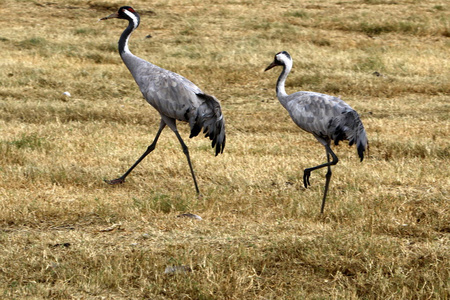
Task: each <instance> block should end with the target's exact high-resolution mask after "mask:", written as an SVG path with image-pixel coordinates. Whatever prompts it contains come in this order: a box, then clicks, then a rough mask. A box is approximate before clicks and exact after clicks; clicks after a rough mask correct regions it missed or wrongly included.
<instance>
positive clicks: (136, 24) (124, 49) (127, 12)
mask: <svg viewBox="0 0 450 300" xmlns="http://www.w3.org/2000/svg"><path fill="white" fill-rule="evenodd" d="M123 12H124V13H125V14H126V15H127V16H128V17H130V19H131V20H132V22H133V31H134V30H135V29H136V28H137V27H138V25H139V20H138V18H137V17H136V16H135V15H134V14H133V13H132V12H131V11H129V10H128V9H124V10H123ZM133 31H132V32H133ZM130 35H131V33H130V34H129V35H128V37H127V39H126V40H125V46H124V47H123V51H124V52H126V53H129V54H132V53H131V51H130V49H129V48H128V39H129V38H130Z"/></svg>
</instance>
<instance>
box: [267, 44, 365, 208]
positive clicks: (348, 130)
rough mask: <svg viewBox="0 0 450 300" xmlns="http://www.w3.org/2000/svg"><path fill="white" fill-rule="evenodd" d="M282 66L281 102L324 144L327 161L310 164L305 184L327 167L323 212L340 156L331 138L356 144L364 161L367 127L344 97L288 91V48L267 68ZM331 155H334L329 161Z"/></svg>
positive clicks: (297, 121)
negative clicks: (286, 83) (286, 88)
mask: <svg viewBox="0 0 450 300" xmlns="http://www.w3.org/2000/svg"><path fill="white" fill-rule="evenodd" d="M276 66H282V67H283V70H282V71H281V74H280V76H279V77H278V81H277V87H276V93H277V97H278V100H279V101H280V103H281V105H283V107H284V108H285V109H286V110H287V111H288V112H289V114H290V116H291V118H292V120H293V121H294V123H295V124H297V126H298V127H300V128H301V129H303V130H305V131H307V132H309V133H311V134H313V135H314V137H315V138H316V139H317V140H318V141H319V142H320V143H321V144H322V145H323V146H324V147H325V151H326V154H327V161H328V162H327V163H324V164H321V165H318V166H315V167H312V168H307V169H305V170H304V174H303V184H304V186H305V188H307V187H308V186H310V185H311V184H310V183H309V177H310V176H311V172H312V171H314V170H317V169H320V168H324V167H327V168H328V171H327V174H326V176H325V178H326V181H325V191H324V194H323V199H322V207H321V209H320V213H321V214H323V210H324V208H325V200H326V197H327V192H328V186H329V184H330V179H331V174H332V173H331V166H333V165H336V164H337V162H338V157H337V156H336V154H334V152H333V150H331V147H330V145H331V141H334V144H335V145H338V144H339V142H340V141H344V140H348V141H349V145H350V146H351V145H353V144H356V149H357V151H358V155H359V157H360V159H361V161H362V160H363V159H364V151H365V150H366V148H367V146H368V141H367V136H366V131H365V130H364V126H363V124H362V122H361V120H360V118H359V115H358V113H357V112H356V111H355V110H354V109H353V108H351V107H350V105H348V104H347V103H345V102H344V101H342V100H341V99H339V98H337V97H334V96H330V95H326V94H321V93H316V92H307V91H301V92H296V93H293V94H290V95H288V94H287V93H286V90H285V88H284V84H285V81H286V78H287V76H288V75H289V72H290V71H291V69H292V58H291V56H290V55H289V53H288V52H286V51H282V52H279V53H277V54H276V55H275V59H274V60H273V62H272V63H271V64H270V65H269V66H268V67H267V68H266V69H265V70H264V71H267V70H270V69H272V68H273V67H276ZM330 156H331V157H332V158H333V160H332V161H330Z"/></svg>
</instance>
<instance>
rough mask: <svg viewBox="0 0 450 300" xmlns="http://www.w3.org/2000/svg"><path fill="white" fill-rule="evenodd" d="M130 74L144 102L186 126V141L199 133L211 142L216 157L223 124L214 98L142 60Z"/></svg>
mask: <svg viewBox="0 0 450 300" xmlns="http://www.w3.org/2000/svg"><path fill="white" fill-rule="evenodd" d="M130 71H131V70H130ZM131 73H132V75H133V77H134V79H135V80H136V83H137V84H138V86H139V88H140V90H141V92H142V94H143V96H144V98H145V99H146V100H147V102H149V103H150V104H151V105H152V106H153V107H154V108H155V109H156V110H157V111H158V112H159V113H160V114H162V115H164V116H168V117H170V118H173V119H176V120H180V121H186V122H189V124H190V127H191V134H190V137H194V136H197V135H198V134H199V133H200V131H201V130H202V129H203V133H204V134H205V136H206V137H209V138H210V139H211V140H212V147H213V148H214V147H215V148H216V155H217V154H219V153H222V152H223V149H224V147H225V120H224V118H223V115H222V110H221V107H220V103H219V101H218V100H217V99H216V98H215V97H213V96H210V95H207V94H205V93H203V92H202V90H201V89H200V88H198V87H197V86H196V85H195V84H193V83H192V82H191V81H189V80H188V79H186V78H184V77H183V76H181V75H179V74H177V73H174V72H171V71H168V70H165V69H162V68H160V67H158V66H155V65H153V64H151V63H149V62H147V61H145V60H141V61H140V62H139V64H138V65H137V66H136V67H135V68H134V69H133V71H132V72H131Z"/></svg>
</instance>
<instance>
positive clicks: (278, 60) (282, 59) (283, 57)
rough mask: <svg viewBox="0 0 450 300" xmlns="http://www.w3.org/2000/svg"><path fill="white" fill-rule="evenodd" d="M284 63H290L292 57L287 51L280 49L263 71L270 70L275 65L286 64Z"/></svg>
mask: <svg viewBox="0 0 450 300" xmlns="http://www.w3.org/2000/svg"><path fill="white" fill-rule="evenodd" d="M286 65H292V58H291V56H290V55H289V53H287V51H281V52H278V53H277V54H275V58H274V60H273V62H272V63H271V64H270V65H269V66H268V67H267V68H266V69H265V70H264V71H267V70H270V69H272V68H273V67H276V66H286Z"/></svg>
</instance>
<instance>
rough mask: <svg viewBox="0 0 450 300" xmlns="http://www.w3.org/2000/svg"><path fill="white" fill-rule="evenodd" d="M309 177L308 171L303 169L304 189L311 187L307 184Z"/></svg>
mask: <svg viewBox="0 0 450 300" xmlns="http://www.w3.org/2000/svg"><path fill="white" fill-rule="evenodd" d="M310 176H311V171H310V170H308V169H305V171H304V173H303V184H304V185H305V189H306V188H308V186H310V185H311V183H309V177H310Z"/></svg>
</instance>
